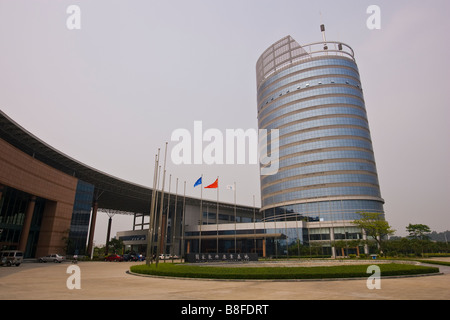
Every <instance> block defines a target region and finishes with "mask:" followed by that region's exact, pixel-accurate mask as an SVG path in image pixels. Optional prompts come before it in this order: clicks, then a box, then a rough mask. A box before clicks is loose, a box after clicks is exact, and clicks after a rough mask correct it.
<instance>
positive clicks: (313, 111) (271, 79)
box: [256, 36, 384, 234]
mask: <svg viewBox="0 0 450 320" xmlns="http://www.w3.org/2000/svg"><path fill="white" fill-rule="evenodd" d="M256 72H257V94H258V125H259V129H278V130H279V170H278V172H277V173H276V174H274V175H267V176H261V201H262V209H261V210H262V212H263V215H264V217H265V218H264V219H265V220H266V221H271V220H273V221H279V220H282V221H285V220H292V219H296V220H297V219H301V220H303V221H307V222H327V221H329V222H334V221H352V220H355V219H357V218H358V217H359V215H358V212H360V211H365V212H378V213H381V214H383V216H384V210H383V203H384V200H383V199H382V198H381V194H380V187H379V183H378V177H377V170H376V166H375V158H374V153H373V148H372V141H371V137H370V131H369V124H368V120H367V114H366V108H365V105H364V98H363V90H362V85H361V81H360V76H359V71H358V67H357V65H356V62H355V57H354V52H353V50H352V49H351V48H350V47H349V46H347V45H345V44H343V43H340V42H333V41H328V42H325V41H323V42H318V43H312V44H309V45H305V46H300V45H299V44H298V43H297V42H296V41H295V40H294V39H293V38H292V37H290V36H287V37H285V38H283V39H281V40H280V41H278V42H276V43H274V44H273V45H272V46H270V47H269V48H268V49H267V50H266V51H265V52H264V53H263V54H262V55H261V57H260V58H259V60H258V62H257V65H256ZM334 226H338V224H336V223H335V224H334ZM334 229H335V232H336V231H337V228H334ZM316 231H317V230H316ZM353 231H354V232H357V231H355V230H353ZM318 232H319V233H320V232H321V231H320V230H319V231H318ZM327 232H328V233H329V231H327ZM313 233H314V232H313ZM342 233H345V232H344V231H342ZM347 234H348V230H347Z"/></svg>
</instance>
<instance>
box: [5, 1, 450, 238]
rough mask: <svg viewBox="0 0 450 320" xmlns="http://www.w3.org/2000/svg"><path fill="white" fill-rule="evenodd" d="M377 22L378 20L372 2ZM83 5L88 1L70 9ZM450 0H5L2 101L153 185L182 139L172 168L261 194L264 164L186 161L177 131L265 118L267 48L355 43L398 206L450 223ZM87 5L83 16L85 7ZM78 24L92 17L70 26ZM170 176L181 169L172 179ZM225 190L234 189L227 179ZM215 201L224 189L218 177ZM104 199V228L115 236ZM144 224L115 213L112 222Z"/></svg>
mask: <svg viewBox="0 0 450 320" xmlns="http://www.w3.org/2000/svg"><path fill="white" fill-rule="evenodd" d="M374 4H375V5H378V7H379V8H380V16H379V17H380V20H379V21H380V29H369V28H368V27H367V23H366V22H367V20H368V19H369V18H370V17H371V15H372V13H367V8H368V7H369V6H370V5H374ZM71 5H77V6H78V8H79V12H80V15H79V16H73V13H74V12H73V11H70V10H69V12H67V9H68V8H69V7H70V6H71ZM449 13H450V2H449V1H448V0H432V1H415V0H407V1H406V0H396V1H384V0H380V1H376V2H375V1H365V0H345V1H344V0H339V1H336V0H333V1H331V0H330V1H328V0H322V1H300V0H276V1H275V0H240V1H237V0H227V1H222V0H209V1H207V0H188V1H187V0H184V1H182V0H171V1H151V0H150V1H149V0H145V1H144V0H142V1H137V0H136V1H117V0H108V1H103V0H96V1H87V0H83V1H77V0H71V1H66V0H60V1H52V0H46V1H44V0H33V1H31V0H29V1H23V0H16V1H8V0H0V109H1V110H2V111H3V112H5V113H6V114H7V115H8V116H9V117H11V118H12V119H14V121H16V122H17V123H18V124H20V125H21V126H22V127H24V128H25V129H26V130H28V131H30V132H31V133H32V134H34V135H35V136H37V137H38V138H40V139H42V140H44V141H45V142H47V143H48V144H49V145H51V146H53V147H54V148H56V149H58V150H59V151H61V152H63V153H65V154H67V155H69V156H70V157H72V158H75V159H77V160H78V161H80V162H82V163H84V164H86V165H89V166H92V167H94V168H96V169H98V170H100V171H103V172H106V173H108V174H110V175H113V176H116V177H118V178H121V179H124V180H128V181H130V182H133V183H137V184H141V185H144V186H148V187H150V186H151V185H152V182H153V167H154V157H155V154H156V152H157V150H158V148H160V149H161V152H163V151H164V145H165V143H166V142H169V148H168V149H169V150H168V157H167V167H166V169H167V179H168V178H169V175H171V176H172V183H171V186H172V191H175V190H174V189H175V187H174V186H175V180H176V179H177V178H178V179H179V190H178V191H179V192H180V193H182V192H183V190H181V188H182V185H183V182H184V181H186V185H187V188H186V195H188V196H195V197H199V196H200V195H199V189H198V188H197V189H194V188H193V184H194V182H195V181H196V180H197V179H198V177H200V175H203V177H204V181H205V182H204V183H205V184H206V183H212V182H213V181H214V180H215V179H216V178H217V177H219V182H220V185H221V186H226V185H229V184H233V183H234V182H235V183H236V189H237V199H236V200H237V202H238V203H239V204H243V205H252V204H253V196H255V198H256V205H257V206H259V205H260V184H259V169H258V165H254V164H249V163H246V164H241V165H227V164H224V165H207V164H195V165H194V164H191V165H175V164H174V163H173V162H172V161H171V158H170V151H171V149H172V148H173V146H174V145H175V144H176V143H177V142H174V141H171V134H172V132H174V130H177V129H180V128H184V129H187V130H189V131H190V132H192V133H193V128H194V121H202V125H203V130H206V129H209V128H216V129H219V130H221V131H222V132H225V130H226V129H238V128H242V129H244V130H246V129H256V128H257V112H256V73H255V65H256V61H257V59H258V58H259V56H260V55H261V54H262V53H263V51H264V50H265V49H267V48H268V47H269V46H270V45H271V44H273V43H274V42H276V41H278V40H279V39H281V38H283V37H285V36H287V35H291V36H292V37H293V38H294V39H295V40H296V41H297V42H298V43H299V44H300V45H302V44H308V43H312V42H316V41H321V40H322V35H321V33H320V27H319V26H320V24H322V23H323V24H325V25H326V36H327V40H335V41H342V42H344V43H346V44H348V45H350V46H351V47H352V48H353V50H354V51H355V57H356V61H357V64H358V67H359V70H360V74H361V80H362V85H363V89H364V98H365V103H366V108H367V113H368V118H369V125H370V130H371V136H372V141H373V146H374V151H375V158H376V161H377V169H378V176H379V181H380V188H381V194H382V197H383V199H384V200H385V201H386V204H385V212H386V219H387V220H388V222H389V223H390V225H391V226H392V227H393V228H394V229H396V230H397V235H401V236H403V235H406V231H405V228H406V226H407V225H408V224H409V223H413V224H416V223H422V224H426V225H428V226H430V228H431V229H432V230H434V231H437V232H440V231H445V230H448V229H450V215H449V213H450V212H449V208H450V192H449V191H450V169H449V164H450V145H449V137H450V125H449V124H450V123H449V121H450V109H449V105H448V101H450V96H449V95H450V93H449V89H448V84H449V81H448V75H449V74H450V62H449V59H448V56H449V51H450V50H449V49H450V45H449V43H448V41H446V40H445V39H447V38H448V35H447V31H448V30H450V22H449V19H448V14H449ZM74 17H75V18H78V17H79V19H77V20H73V18H74ZM68 22H69V26H73V25H74V22H77V23H78V22H79V25H77V26H79V29H77V28H75V29H71V28H69V27H68ZM167 186H168V180H167V182H166V187H167ZM221 190H222V191H221V192H220V200H222V201H226V202H233V201H234V199H233V192H232V191H227V190H225V188H222V189H221ZM203 197H204V198H205V199H213V200H215V199H216V193H215V191H213V190H207V189H205V192H203ZM107 219H108V217H107V215H106V214H104V213H100V214H99V215H98V220H97V224H96V226H97V227H96V231H95V241H96V243H98V244H101V243H104V242H105V238H106V227H107ZM131 228H132V218H131V217H130V216H118V215H116V216H114V218H113V229H112V234H113V235H115V232H117V231H122V230H130V229H131Z"/></svg>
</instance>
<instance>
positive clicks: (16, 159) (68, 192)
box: [0, 139, 78, 256]
mask: <svg viewBox="0 0 450 320" xmlns="http://www.w3.org/2000/svg"><path fill="white" fill-rule="evenodd" d="M77 183H78V180H77V179H76V178H74V177H72V176H70V175H67V174H65V173H62V172H60V171H58V170H56V169H54V168H52V167H50V166H48V165H46V164H44V163H42V162H40V161H38V160H36V159H34V158H33V157H31V156H29V155H27V154H25V153H23V152H21V151H20V150H18V149H16V148H15V147H13V146H11V145H10V144H8V143H7V142H6V141H4V140H1V139H0V184H3V185H5V186H9V187H12V188H15V189H18V190H21V191H24V192H27V193H29V194H31V195H35V196H38V197H41V198H45V199H47V201H46V205H45V210H44V216H43V220H42V225H41V231H40V234H39V241H38V247H37V252H36V255H37V256H41V255H46V254H50V253H62V248H63V247H64V240H63V239H62V238H63V237H64V236H67V230H68V229H69V228H70V222H71V219H72V211H73V204H74V200H75V192H76V187H77Z"/></svg>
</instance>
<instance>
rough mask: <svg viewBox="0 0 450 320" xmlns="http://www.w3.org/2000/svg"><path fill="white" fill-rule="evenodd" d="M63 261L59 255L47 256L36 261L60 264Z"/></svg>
mask: <svg viewBox="0 0 450 320" xmlns="http://www.w3.org/2000/svg"><path fill="white" fill-rule="evenodd" d="M63 260H64V257H63V256H60V255H59V254H56V253H54V254H49V255H48V256H45V257H40V258H39V259H38V261H39V262H55V263H57V262H58V263H61V262H62V261H63Z"/></svg>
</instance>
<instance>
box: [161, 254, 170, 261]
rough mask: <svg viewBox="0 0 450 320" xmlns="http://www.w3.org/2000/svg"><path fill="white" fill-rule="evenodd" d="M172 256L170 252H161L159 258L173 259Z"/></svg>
mask: <svg viewBox="0 0 450 320" xmlns="http://www.w3.org/2000/svg"><path fill="white" fill-rule="evenodd" d="M171 258H172V257H171V256H170V254H167V253H166V254H160V255H159V259H161V260H167V259H171Z"/></svg>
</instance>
